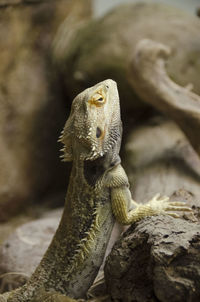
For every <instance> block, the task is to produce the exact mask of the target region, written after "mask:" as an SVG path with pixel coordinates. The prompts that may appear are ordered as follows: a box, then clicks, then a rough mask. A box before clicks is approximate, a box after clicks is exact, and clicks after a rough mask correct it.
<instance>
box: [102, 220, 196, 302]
mask: <svg viewBox="0 0 200 302" xmlns="http://www.w3.org/2000/svg"><path fill="white" fill-rule="evenodd" d="M199 249H200V233H199V223H192V222H188V221H184V220H182V219H174V218H172V217H169V216H157V217H156V216H155V217H151V218H146V219H144V220H142V221H141V222H138V223H136V224H134V225H132V226H131V227H130V228H129V229H128V231H127V232H126V233H124V234H123V236H122V237H121V239H120V240H119V241H118V242H117V243H116V245H115V246H114V248H113V250H112V252H111V254H110V255H109V257H108V258H107V262H106V266H105V279H106V282H107V285H108V289H109V292H110V294H111V296H112V301H126V302H131V301H135V302H158V301H160V302H169V301H171V302H188V301H191V302H197V301H199V299H200V282H199V280H200V273H199V272H200V254H199Z"/></svg>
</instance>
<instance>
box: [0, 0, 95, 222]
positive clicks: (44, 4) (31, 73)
mask: <svg viewBox="0 0 200 302" xmlns="http://www.w3.org/2000/svg"><path fill="white" fill-rule="evenodd" d="M85 2H86V3H85ZM19 4H20V5H19ZM89 11H90V0H88V1H84V2H83V1H79V0H75V1H74V0H73V1H72V0H61V1H35V3H34V1H30V2H29V1H15V0H9V1H1V3H0V19H1V25H0V58H1V65H0V75H1V77H0V154H1V157H0V167H1V169H0V221H2V220H6V219H7V218H8V217H9V216H10V215H12V214H13V213H15V212H16V211H17V210H18V209H19V207H20V206H21V205H22V204H24V203H25V201H26V200H27V199H28V200H34V199H36V198H38V197H41V195H43V194H45V193H46V191H48V193H49V194H50V193H51V191H56V190H61V189H62V188H63V187H65V188H66V179H65V177H64V174H66V173H64V165H62V164H61V163H60V160H59V152H58V149H59V147H60V146H58V144H57V143H56V142H57V138H58V136H59V133H60V130H61V128H62V126H63V124H64V122H65V120H66V110H65V107H64V106H65V105H64V103H63V100H62V94H61V92H60V90H59V89H56V88H55V84H56V81H55V76H54V72H53V71H52V66H51V62H50V58H49V57H50V53H49V50H50V46H51V43H52V39H53V37H54V34H55V31H56V29H57V28H58V26H59V25H60V23H61V22H62V21H63V20H64V19H65V18H66V17H67V16H69V15H70V16H71V17H72V16H73V17H74V18H75V19H76V18H77V19H78V20H83V19H84V18H86V16H88V15H89ZM53 82H54V85H53V84H52V83H53Z"/></svg>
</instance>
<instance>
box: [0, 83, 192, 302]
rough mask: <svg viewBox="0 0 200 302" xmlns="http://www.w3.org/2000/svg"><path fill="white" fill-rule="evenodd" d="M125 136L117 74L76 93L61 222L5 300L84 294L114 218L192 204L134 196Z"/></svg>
mask: <svg viewBox="0 0 200 302" xmlns="http://www.w3.org/2000/svg"><path fill="white" fill-rule="evenodd" d="M121 137H122V123H121V118H120V104H119V95H118V90H117V85H116V83H115V82H114V81H113V80H105V81H103V82H101V83H99V84H97V85H95V86H93V87H91V88H88V89H86V90H85V91H83V92H82V93H80V94H79V95H78V96H77V97H76V98H75V99H74V101H73V104H72V108H71V113H70V116H69V118H68V120H67V122H66V124H65V127H64V130H63V132H62V135H61V138H60V141H61V142H62V143H63V144H64V149H63V152H64V155H63V160H64V161H73V166H72V172H71V177H70V182H69V186H68V192H67V196H66V204H65V209H64V212H63V215H62V218H61V222H60V225H59V227H58V229H57V231H56V234H55V236H54V238H53V240H52V242H51V244H50V246H49V248H48V250H47V252H46V253H45V255H44V257H43V259H42V261H41V263H40V264H39V266H38V267H37V269H36V271H35V272H34V273H33V275H32V276H31V278H30V280H29V281H28V282H27V284H25V285H24V286H23V287H21V288H20V289H17V290H15V291H12V292H10V293H6V294H4V295H2V296H1V298H0V301H8V302H29V301H34V302H36V301H37V302H42V301H45V302H50V301H51V302H58V301H62V302H71V301H76V300H74V299H78V298H84V297H85V296H86V293H87V291H88V289H89V287H90V286H91V285H92V283H93V281H94V279H95V277H96V275H97V272H98V270H99V267H100V265H101V263H102V261H103V258H104V254H105V251H106V246H107V243H108V241H109V238H110V235H111V231H112V228H113V225H114V222H115V219H117V220H118V221H119V222H120V223H122V224H131V223H133V222H135V221H137V220H139V219H142V218H143V217H146V216H151V215H158V214H164V215H165V214H168V215H171V216H173V217H179V215H178V214H177V213H176V211H190V210H191V209H190V208H189V207H186V206H185V204H184V203H182V202H170V201H169V198H168V197H162V198H160V197H159V196H158V195H157V196H155V197H154V198H153V199H152V200H150V201H149V202H148V203H147V204H138V203H136V202H135V201H133V200H132V198H131V193H130V190H129V181H128V178H127V175H126V173H125V171H124V169H123V167H122V166H121V161H120V157H119V150H120V145H121ZM41 289H44V291H45V292H42V291H41ZM40 292H42V293H40ZM39 293H40V294H39ZM1 299H2V300H1Z"/></svg>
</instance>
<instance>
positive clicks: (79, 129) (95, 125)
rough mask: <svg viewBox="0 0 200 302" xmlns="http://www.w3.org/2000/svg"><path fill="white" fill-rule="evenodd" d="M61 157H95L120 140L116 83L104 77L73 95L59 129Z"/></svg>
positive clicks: (70, 158) (102, 154) (87, 158)
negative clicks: (74, 96) (61, 144)
mask: <svg viewBox="0 0 200 302" xmlns="http://www.w3.org/2000/svg"><path fill="white" fill-rule="evenodd" d="M60 141H61V142H62V143H63V144H64V148H63V149H62V150H63V151H64V155H63V160H64V161H71V160H73V158H75V157H76V158H79V159H80V160H95V159H97V158H99V157H102V156H104V155H105V154H106V153H107V152H108V151H109V150H110V149H111V148H113V146H114V145H115V144H116V143H118V145H120V141H121V118H120V105H119V95H118V90H117V85H116V83H115V82H114V81H113V80H105V81H103V82H100V83H98V84H97V85H95V86H92V87H90V88H88V89H86V90H84V91H83V92H81V93H80V94H78V95H77V96H76V98H75V99H74V100H73V103H72V108H71V113H70V116H69V118H68V120H67V122H66V124H65V127H64V129H63V131H62V134H61V137H60Z"/></svg>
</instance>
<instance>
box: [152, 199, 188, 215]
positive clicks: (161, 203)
mask: <svg viewBox="0 0 200 302" xmlns="http://www.w3.org/2000/svg"><path fill="white" fill-rule="evenodd" d="M148 205H149V206H150V207H151V209H152V210H153V211H154V212H155V214H164V215H170V216H172V217H175V218H180V217H181V216H182V215H180V214H178V213H176V212H192V209H191V208H190V207H189V206H187V205H186V204H185V202H180V201H169V197H168V196H160V194H159V193H158V194H156V195H155V196H154V197H153V198H152V199H151V200H150V201H149V202H148Z"/></svg>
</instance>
